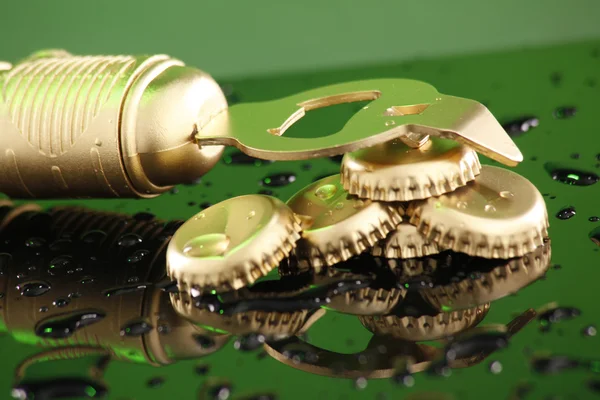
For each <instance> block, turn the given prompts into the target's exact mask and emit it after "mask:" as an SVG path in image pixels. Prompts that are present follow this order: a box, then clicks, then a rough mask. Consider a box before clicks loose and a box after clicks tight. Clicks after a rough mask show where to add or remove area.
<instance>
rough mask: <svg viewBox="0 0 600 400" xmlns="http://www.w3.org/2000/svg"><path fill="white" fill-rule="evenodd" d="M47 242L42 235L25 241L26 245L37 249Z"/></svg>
mask: <svg viewBox="0 0 600 400" xmlns="http://www.w3.org/2000/svg"><path fill="white" fill-rule="evenodd" d="M45 244H46V241H45V240H44V239H43V238H40V237H31V238H29V239H27V240H26V241H25V246H27V247H29V248H32V249H36V248H39V247H42V246H43V245H45Z"/></svg>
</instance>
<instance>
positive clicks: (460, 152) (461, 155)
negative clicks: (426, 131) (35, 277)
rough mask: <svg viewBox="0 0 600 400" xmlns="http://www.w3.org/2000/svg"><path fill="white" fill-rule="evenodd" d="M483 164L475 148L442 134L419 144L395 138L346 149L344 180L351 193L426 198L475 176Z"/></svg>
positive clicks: (378, 197)
mask: <svg viewBox="0 0 600 400" xmlns="http://www.w3.org/2000/svg"><path fill="white" fill-rule="evenodd" d="M480 168H481V165H480V164H479V158H478V157H477V153H476V152H475V150H473V149H471V148H470V147H468V146H465V145H462V144H459V143H457V142H455V141H452V140H448V139H440V138H430V140H429V141H428V142H427V143H426V144H425V145H423V146H421V147H419V148H411V147H409V146H408V145H406V144H404V143H403V142H402V141H401V140H393V141H391V142H386V143H383V144H379V145H376V146H373V147H369V148H366V149H361V150H357V151H354V152H352V153H346V155H345V156H344V159H343V160H342V167H341V171H342V172H341V180H342V183H343V184H344V188H345V189H346V190H348V192H350V193H351V194H355V195H357V196H359V197H364V198H368V199H372V200H380V201H409V200H417V199H426V198H428V197H432V196H439V195H441V194H444V193H447V192H451V191H453V190H455V189H456V188H458V187H461V186H464V185H466V184H467V182H469V181H471V180H473V179H475V175H477V174H479V170H480Z"/></svg>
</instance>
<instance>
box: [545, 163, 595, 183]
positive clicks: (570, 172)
mask: <svg viewBox="0 0 600 400" xmlns="http://www.w3.org/2000/svg"><path fill="white" fill-rule="evenodd" d="M544 169H546V171H547V172H548V173H549V174H550V176H551V177H552V179H554V180H555V181H558V182H561V183H564V184H567V185H572V186H590V185H594V184H595V183H597V182H598V180H599V179H600V177H598V175H596V174H595V173H593V172H587V171H582V170H579V169H575V168H563V167H560V166H557V165H556V164H554V163H546V164H544Z"/></svg>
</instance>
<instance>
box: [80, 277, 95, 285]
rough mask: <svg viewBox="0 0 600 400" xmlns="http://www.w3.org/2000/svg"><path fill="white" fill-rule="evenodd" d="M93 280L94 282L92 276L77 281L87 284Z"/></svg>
mask: <svg viewBox="0 0 600 400" xmlns="http://www.w3.org/2000/svg"><path fill="white" fill-rule="evenodd" d="M94 282H96V280H95V279H94V278H93V277H85V278H82V279H81V280H80V281H79V283H81V284H82V285H88V284H90V283H94Z"/></svg>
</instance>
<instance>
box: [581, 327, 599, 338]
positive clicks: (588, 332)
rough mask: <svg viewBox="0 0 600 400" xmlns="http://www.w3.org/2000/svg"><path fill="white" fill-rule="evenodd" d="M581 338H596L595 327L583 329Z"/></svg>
mask: <svg viewBox="0 0 600 400" xmlns="http://www.w3.org/2000/svg"><path fill="white" fill-rule="evenodd" d="M582 333H583V336H588V337H591V336H596V334H597V333H598V331H597V330H596V327H595V326H594V325H588V326H586V327H585V328H583V331H582Z"/></svg>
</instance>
